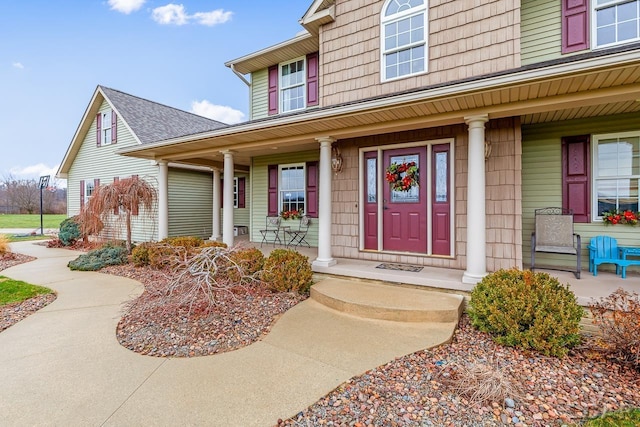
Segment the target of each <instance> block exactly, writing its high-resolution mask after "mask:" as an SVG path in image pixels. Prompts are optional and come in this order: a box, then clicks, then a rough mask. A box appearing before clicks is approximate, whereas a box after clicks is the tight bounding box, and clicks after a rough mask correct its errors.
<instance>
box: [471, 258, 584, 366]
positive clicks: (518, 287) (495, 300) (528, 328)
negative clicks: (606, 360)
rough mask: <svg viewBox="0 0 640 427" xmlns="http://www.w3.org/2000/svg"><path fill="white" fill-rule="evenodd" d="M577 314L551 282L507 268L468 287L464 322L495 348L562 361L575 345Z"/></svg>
mask: <svg viewBox="0 0 640 427" xmlns="http://www.w3.org/2000/svg"><path fill="white" fill-rule="evenodd" d="M583 312H584V311H583V309H582V307H580V306H579V305H578V303H577V302H576V296H575V295H574V294H573V292H571V291H570V290H569V286H568V285H566V286H565V285H561V284H560V282H558V279H557V278H555V277H551V276H549V275H548V274H547V273H534V272H532V271H529V270H525V271H521V270H518V269H510V270H499V271H496V272H495V273H492V274H489V275H488V276H486V277H485V278H484V279H482V281H481V282H480V283H478V284H477V285H476V286H475V287H474V288H473V291H472V292H471V301H470V308H469V317H470V318H471V322H472V324H473V326H475V327H476V328H478V329H480V330H481V331H484V332H488V333H489V334H491V335H492V337H493V339H494V340H495V341H496V342H498V343H500V344H503V345H507V346H511V347H519V348H523V349H532V350H537V351H540V352H541V353H543V354H545V355H547V356H549V355H551V356H557V357H562V356H564V355H566V354H567V351H568V348H571V347H574V346H576V345H577V344H579V343H580V335H579V332H580V319H581V318H582V315H583Z"/></svg>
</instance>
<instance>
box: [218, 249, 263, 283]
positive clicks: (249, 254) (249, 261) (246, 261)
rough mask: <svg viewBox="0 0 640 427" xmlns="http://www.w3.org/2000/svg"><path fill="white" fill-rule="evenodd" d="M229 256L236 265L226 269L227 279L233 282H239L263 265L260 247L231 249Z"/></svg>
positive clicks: (259, 269)
mask: <svg viewBox="0 0 640 427" xmlns="http://www.w3.org/2000/svg"><path fill="white" fill-rule="evenodd" d="M225 246H226V245H225ZM229 258H230V259H231V261H232V262H233V263H235V264H236V265H237V267H238V268H234V267H231V268H230V269H229V270H228V271H229V273H228V275H229V279H231V280H232V281H234V282H239V281H241V280H242V279H243V278H247V277H253V276H254V275H255V274H256V273H258V272H259V271H261V270H262V268H263V267H264V255H263V254H262V252H261V251H260V249H256V248H249V249H241V250H238V251H233V252H231V253H230V254H229Z"/></svg>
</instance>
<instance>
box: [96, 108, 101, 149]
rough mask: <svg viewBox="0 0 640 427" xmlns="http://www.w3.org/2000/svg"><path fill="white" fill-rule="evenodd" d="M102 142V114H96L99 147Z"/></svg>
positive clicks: (97, 143)
mask: <svg viewBox="0 0 640 427" xmlns="http://www.w3.org/2000/svg"><path fill="white" fill-rule="evenodd" d="M101 144H102V114H100V113H98V114H97V115H96V145H97V146H98V147H99V146H100V145H101Z"/></svg>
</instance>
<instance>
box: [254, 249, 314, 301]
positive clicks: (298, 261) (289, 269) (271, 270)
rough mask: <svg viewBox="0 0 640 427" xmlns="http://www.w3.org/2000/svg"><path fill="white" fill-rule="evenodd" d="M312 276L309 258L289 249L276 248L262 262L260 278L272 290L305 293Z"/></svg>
mask: <svg viewBox="0 0 640 427" xmlns="http://www.w3.org/2000/svg"><path fill="white" fill-rule="evenodd" d="M312 276H313V272H312V271H311V264H309V258H307V257H306V256H304V255H302V254H300V253H298V252H296V251H294V250H291V249H276V250H274V251H272V252H271V254H270V255H269V258H267V260H266V261H265V263H264V271H263V273H262V280H263V281H264V282H265V284H266V285H267V288H269V289H271V290H272V291H274V292H289V291H295V292H298V293H300V294H307V293H308V292H309V288H311V285H312V284H313V282H312V280H311V279H312Z"/></svg>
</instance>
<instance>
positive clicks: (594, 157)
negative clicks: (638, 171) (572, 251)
mask: <svg viewBox="0 0 640 427" xmlns="http://www.w3.org/2000/svg"><path fill="white" fill-rule="evenodd" d="M628 137H640V130H638V131H630V132H616V133H607V134H599V135H592V137H591V218H592V222H602V216H599V215H598V185H597V184H598V181H599V178H598V177H599V174H598V142H599V141H600V140H603V139H612V138H628ZM627 177H637V179H638V180H639V181H640V175H629V176H627V175H624V176H620V178H627ZM603 179H604V178H603ZM606 179H615V178H614V177H607V178H606ZM632 179H634V178H632ZM638 198H639V199H640V194H638ZM639 203H640V200H639Z"/></svg>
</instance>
